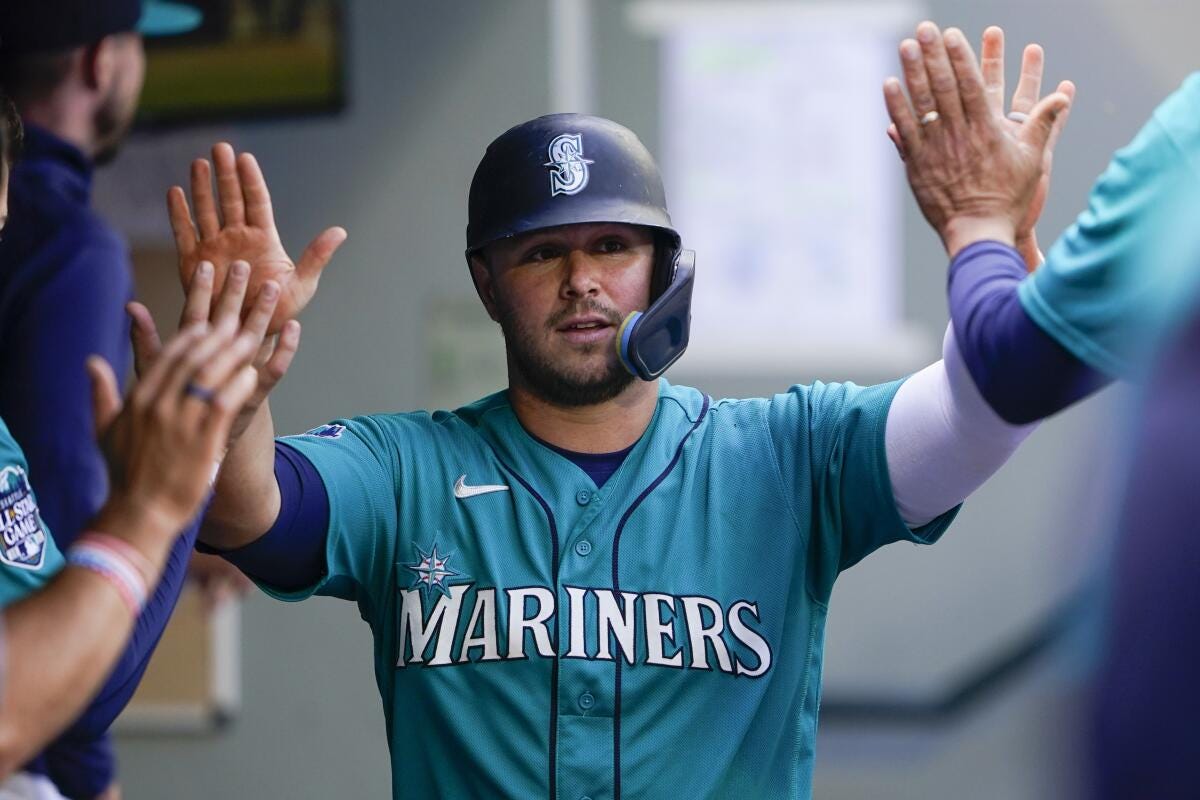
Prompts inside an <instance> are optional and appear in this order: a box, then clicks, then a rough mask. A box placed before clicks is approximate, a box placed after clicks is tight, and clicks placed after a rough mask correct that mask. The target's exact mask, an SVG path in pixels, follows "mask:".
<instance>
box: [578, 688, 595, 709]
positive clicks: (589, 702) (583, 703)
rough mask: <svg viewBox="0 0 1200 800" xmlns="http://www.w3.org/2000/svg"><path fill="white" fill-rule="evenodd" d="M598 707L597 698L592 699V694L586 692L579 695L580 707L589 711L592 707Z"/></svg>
mask: <svg viewBox="0 0 1200 800" xmlns="http://www.w3.org/2000/svg"><path fill="white" fill-rule="evenodd" d="M594 705H596V698H595V697H592V693H591V692H584V693H583V694H581V695H579V707H580V708H582V709H583V710H584V711H587V710H588V709H589V708H591V707H592V706H594Z"/></svg>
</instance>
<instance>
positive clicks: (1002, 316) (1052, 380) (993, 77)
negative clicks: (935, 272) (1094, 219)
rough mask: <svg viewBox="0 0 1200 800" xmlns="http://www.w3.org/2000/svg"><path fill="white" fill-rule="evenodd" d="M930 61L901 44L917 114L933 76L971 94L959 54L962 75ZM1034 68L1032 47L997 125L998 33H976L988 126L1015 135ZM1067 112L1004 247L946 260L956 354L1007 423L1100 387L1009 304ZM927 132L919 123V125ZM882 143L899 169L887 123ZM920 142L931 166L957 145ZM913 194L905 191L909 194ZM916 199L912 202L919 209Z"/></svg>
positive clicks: (1032, 89) (1038, 60)
mask: <svg viewBox="0 0 1200 800" xmlns="http://www.w3.org/2000/svg"><path fill="white" fill-rule="evenodd" d="M951 49H952V48H951ZM960 50H961V48H960ZM934 55H935V52H934V50H933V49H931V48H929V47H924V48H922V46H919V45H917V44H916V43H915V42H912V41H911V40H910V41H908V42H905V43H904V44H902V45H901V60H902V62H903V64H904V75H905V81H906V83H907V85H908V88H909V92H910V94H911V96H912V97H913V99H914V102H915V103H917V104H918V108H919V107H920V104H921V103H922V102H927V101H928V97H929V94H930V92H929V89H928V84H929V83H930V82H931V81H932V79H933V76H937V79H938V80H939V81H941V82H943V84H944V85H954V86H957V87H958V90H959V92H960V94H961V95H964V96H966V95H969V94H970V93H971V92H973V91H974V87H972V86H971V83H972V82H973V80H974V72H975V64H974V56H973V55H972V54H970V53H969V51H967V52H960V54H959V56H958V58H959V59H960V60H961V61H962V62H964V63H963V66H964V67H965V69H964V68H960V67H959V66H958V65H957V64H956V65H955V69H954V71H953V72H951V73H947V72H946V71H945V70H941V71H939V65H938V63H937V60H936V58H934V57H933V56H934ZM1042 69H1043V54H1042V51H1041V48H1040V47H1038V46H1037V45H1029V46H1028V47H1026V49H1025V53H1024V58H1023V60H1022V68H1021V80H1020V83H1019V85H1018V86H1017V90H1016V93H1015V94H1014V96H1013V100H1012V111H1011V112H1010V113H1009V115H1008V116H1007V117H1005V116H1004V108H1003V104H1004V34H1003V31H1001V30H1000V29H999V28H996V27H991V28H988V29H987V31H985V33H984V37H983V51H982V74H981V76H980V77H981V80H982V86H983V91H984V96H985V98H986V100H987V104H988V107H989V108H990V111H991V114H992V117H993V118H994V119H996V120H998V121H1000V124H1001V125H1004V126H1006V127H1007V128H1008V129H1009V130H1010V131H1011V132H1013V133H1014V134H1016V135H1018V136H1019V135H1020V129H1021V128H1022V126H1023V125H1024V124H1026V120H1027V119H1028V117H1029V115H1030V114H1031V113H1033V109H1034V108H1035V107H1036V106H1037V104H1038V94H1039V92H1040V88H1041V80H1042ZM892 89H893V90H894V89H895V87H892ZM1058 92H1059V93H1060V94H1062V95H1064V96H1066V97H1067V98H1069V99H1073V98H1074V86H1073V85H1072V84H1071V83H1070V82H1069V81H1063V82H1061V83H1060V84H1059V86H1058ZM895 100H896V98H894V97H893V98H892V99H890V100H889V111H890V112H891V113H892V114H893V117H894V118H897V115H899V118H902V117H903V111H904V110H905V109H904V108H903V107H902V106H901V104H900V103H897V102H895ZM1068 112H1069V107H1068V108H1067V109H1064V110H1063V111H1062V113H1060V114H1059V115H1058V116H1057V118H1056V119H1055V121H1054V123H1053V125H1052V127H1051V129H1050V135H1049V138H1048V141H1047V145H1046V148H1045V151H1044V157H1043V172H1042V176H1041V178H1040V179H1039V181H1038V184H1037V189H1036V192H1035V194H1034V197H1033V201H1032V203H1031V204H1030V205H1029V206H1028V208H1027V210H1026V212H1025V215H1024V216H1023V217H1022V219H1021V221H1020V223H1019V224H1018V226H1017V228H1016V231H1015V237H1014V239H1013V241H1011V242H1010V241H1008V240H1007V238H1006V237H1005V236H1004V235H1003V234H1001V235H997V236H992V237H991V240H988V239H987V238H983V237H980V239H979V240H976V241H974V242H960V243H959V244H958V245H957V247H956V250H955V251H954V252H952V253H951V254H952V256H953V260H952V263H951V265H950V274H949V280H948V289H949V301H950V317H951V321H952V323H953V326H954V332H955V334H956V337H957V344H958V348H957V349H958V350H959V352H960V353H961V356H962V360H963V362H964V363H965V364H966V367H967V370H968V371H969V372H970V375H971V377H972V378H973V380H974V382H975V384H976V386H977V387H978V389H979V391H980V392H981V393H982V395H983V397H984V398H985V399H986V401H987V404H988V405H989V406H990V407H991V409H992V410H993V411H995V412H996V413H997V414H998V415H999V416H1000V417H1001V418H1002V419H1003V420H1005V421H1007V422H1009V423H1012V424H1025V423H1029V422H1033V421H1035V420H1039V419H1042V418H1044V417H1047V416H1049V415H1050V414H1053V413H1054V412H1056V411H1059V410H1060V409H1062V408H1065V407H1066V406H1068V405H1070V404H1071V403H1073V402H1075V401H1077V400H1079V399H1080V398H1082V397H1085V396H1087V395H1088V394H1091V393H1092V392H1094V391H1096V390H1097V389H1099V388H1101V387H1103V386H1104V385H1105V384H1106V383H1107V382H1108V379H1107V377H1106V376H1105V375H1103V374H1101V373H1098V372H1097V371H1096V370H1094V369H1092V367H1091V366H1089V365H1088V364H1086V363H1085V362H1083V361H1082V360H1080V359H1079V358H1077V357H1076V356H1075V355H1074V354H1073V353H1072V352H1070V351H1069V350H1068V349H1066V348H1065V347H1063V345H1062V344H1060V343H1059V341H1057V340H1056V339H1055V338H1053V337H1052V336H1050V335H1049V334H1047V333H1046V331H1044V330H1043V329H1042V327H1040V326H1039V325H1038V324H1037V323H1036V322H1035V321H1034V320H1033V319H1032V318H1031V317H1030V315H1029V314H1028V313H1027V311H1026V309H1025V307H1024V306H1023V305H1022V303H1021V302H1020V300H1019V297H1018V294H1019V287H1020V285H1021V283H1022V282H1023V281H1028V280H1030V278H1028V277H1027V271H1028V272H1033V271H1034V270H1036V269H1037V268H1038V267H1039V265H1040V264H1041V262H1042V254H1041V252H1040V251H1039V250H1038V247H1037V239H1036V236H1035V235H1034V232H1033V231H1034V225H1035V224H1036V222H1037V219H1038V216H1039V215H1040V214H1041V211H1042V208H1043V207H1044V204H1045V199H1046V194H1047V192H1048V189H1049V183H1050V168H1051V163H1052V154H1053V148H1054V145H1055V142H1056V141H1057V139H1058V136H1059V134H1060V133H1061V130H1062V127H1063V125H1064V124H1065V121H1066V118H1067V114H1068ZM932 124H934V123H927V126H928V125H932ZM943 133H944V132H943ZM888 135H889V136H890V137H891V138H892V140H893V142H895V143H896V145H897V149H898V150H899V151H900V155H901V157H902V158H905V160H906V161H907V160H908V159H907V155H908V154H907V152H906V149H905V147H904V145H903V141H902V139H901V137H900V135H899V129H898V125H897V124H893V125H892V127H891V128H890V129H889V131H888ZM928 143H929V144H930V145H931V152H932V154H933V155H934V156H935V157H936V156H938V155H939V154H940V153H941V150H940V149H939V146H940V147H941V148H943V149H944V148H945V147H947V146H950V147H953V146H955V145H956V144H958V142H957V140H956V137H955V136H954V135H952V134H946V135H945V136H943V137H942V139H941V140H940V141H939V140H938V139H937V138H936V137H930V138H929V140H928ZM931 161H932V159H928V160H926V161H925V163H924V164H909V167H910V169H909V174H910V179H913V177H914V176H916V177H917V180H918V181H920V180H921V179H922V178H921V177H920V176H922V174H924V173H928V172H929V171H930V169H929V168H930V165H931ZM916 186H917V184H916V183H914V191H916ZM921 199H922V198H921V197H920V196H918V201H919V202H920V201H921ZM923 210H924V206H923Z"/></svg>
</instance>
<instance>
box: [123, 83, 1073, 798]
mask: <svg viewBox="0 0 1200 800" xmlns="http://www.w3.org/2000/svg"><path fill="white" fill-rule="evenodd" d="M1066 102H1067V98H1065V97H1063V96H1062V95H1052V96H1051V97H1050V98H1048V99H1047V100H1045V101H1043V102H1042V103H1041V104H1039V106H1038V107H1037V108H1035V109H1034V111H1033V113H1031V118H1030V120H1029V122H1028V124H1027V126H1026V128H1025V129H1024V133H1023V135H1022V136H1021V137H1019V138H1003V137H1000V136H997V137H996V138H995V140H994V142H993V143H994V145H995V147H996V148H997V150H1002V151H1003V152H1004V153H1005V154H1006V156H1007V161H1006V162H1005V165H1004V166H1005V167H1006V169H1005V170H1004V171H1001V172H996V173H995V174H994V178H995V183H993V184H987V183H986V182H984V183H980V184H977V185H976V186H975V187H974V188H975V190H976V191H977V192H978V197H979V198H980V202H981V204H982V205H984V206H988V204H989V203H991V204H995V205H996V209H995V210H996V211H997V213H1002V214H1005V215H1007V216H1008V217H1011V218H1013V219H1019V218H1021V216H1022V215H1023V214H1024V213H1025V210H1026V209H1027V208H1028V206H1029V205H1030V203H1031V201H1032V198H1033V196H1034V194H1035V191H1036V187H1037V184H1038V180H1039V178H1040V175H1041V173H1042V159H1043V151H1044V150H1045V148H1046V145H1047V140H1048V138H1049V132H1050V130H1051V127H1052V121H1053V119H1054V117H1055V116H1056V114H1058V113H1059V112H1060V111H1061V110H1062V108H1063V107H1064V106H1065V104H1066ZM214 160H215V162H216V177H217V186H218V190H219V191H218V196H219V202H220V205H221V207H222V210H223V212H224V214H223V222H222V223H220V224H218V221H217V220H218V216H217V213H216V205H217V201H216V200H214V196H213V192H212V188H211V187H210V186H209V185H208V181H207V165H205V166H203V167H199V168H197V169H194V170H193V176H196V175H200V176H202V177H203V178H204V180H203V181H201V182H199V183H197V182H195V181H193V186H192V202H193V204H194V216H195V224H193V221H192V215H191V214H190V213H189V209H188V206H187V201H186V198H185V195H184V192H183V190H182V189H180V188H178V187H176V188H175V189H173V190H172V192H171V193H170V195H169V198H170V200H169V207H170V212H171V218H172V225H173V228H174V229H175V234H176V239H177V245H178V247H179V250H180V265H181V273H182V275H183V276H184V279H185V282H186V280H187V276H188V275H189V273H190V269H191V265H192V264H193V263H195V262H196V261H197V260H198V259H206V260H211V261H213V262H214V263H215V264H216V265H217V268H218V271H220V268H221V267H220V265H221V264H223V263H226V262H227V261H228V260H229V259H231V258H233V257H235V256H236V257H242V258H248V259H249V260H251V262H252V263H258V262H260V261H261V262H263V263H265V264H266V265H267V266H266V267H265V269H264V274H266V275H270V276H271V277H272V278H274V279H276V280H279V281H280V283H281V284H282V286H283V287H284V300H283V301H282V302H281V307H280V309H278V310H277V312H276V317H277V322H278V321H279V320H280V319H289V318H290V317H292V316H294V315H295V314H296V313H298V312H299V311H300V310H301V309H302V307H303V305H304V304H305V302H307V299H308V297H310V296H311V294H312V290H313V289H314V288H315V279H316V274H318V273H319V270H316V271H315V272H314V270H313V269H312V268H311V267H308V268H305V267H304V266H303V264H304V263H305V261H306V260H307V257H306V259H302V262H301V265H298V266H297V267H295V268H291V266H290V265H291V260H290V259H289V258H288V256H287V254H286V252H285V251H284V250H283V248H282V246H281V245H280V243H279V239H278V235H277V234H276V233H275V230H274V222H273V219H272V218H271V213H270V204H269V198H268V195H267V190H266V185H265V183H264V182H263V180H262V175H261V172H260V171H259V170H258V167H257V164H256V163H255V161H254V160H253V158H252V157H251V156H249V155H247V154H242V155H241V156H239V157H237V158H236V159H235V158H234V156H233V153H232V150H231V149H230V148H229V147H228V146H227V145H218V146H217V148H215V149H214ZM997 198H999V199H997ZM988 207H989V208H990V206H988ZM963 222H964V220H963V219H962V218H961V217H959V216H957V215H955V216H951V217H949V218H947V219H944V220H940V224H941V225H942V227H943V228H948V229H955V228H956V227H957V226H959V225H961V224H962V223H963ZM943 233H945V231H943ZM246 242H251V243H253V244H252V246H250V247H246V246H245V245H244V243H246ZM466 245H467V249H466V258H467V263H468V266H469V269H470V275H471V277H472V280H473V281H474V284H475V287H476V289H477V291H478V294H479V297H480V299H481V301H482V303H483V306H484V308H485V310H486V311H487V313H488V314H489V315H490V316H491V318H492V319H493V320H495V321H496V322H497V323H498V324H499V326H500V328H501V331H502V333H503V335H504V340H505V345H506V351H507V363H508V374H509V384H508V388H507V390H504V391H500V392H497V393H496V394H493V395H491V396H489V397H485V398H483V399H481V400H479V401H478V402H475V403H473V404H471V405H468V406H465V407H463V408H459V409H457V410H455V411H438V412H435V413H428V412H414V413H397V414H381V415H373V416H367V417H358V418H354V419H339V420H336V421H334V422H332V423H329V424H327V425H323V426H321V427H318V428H314V429H312V430H310V431H309V432H308V433H306V434H303V435H300V436H291V437H284V438H282V439H278V440H276V439H274V429H273V424H272V421H271V417H270V411H269V404H268V403H266V402H265V401H264V402H262V403H261V404H260V405H258V407H257V409H256V410H255V411H254V418H253V420H252V421H251V422H250V423H249V425H248V426H247V427H246V429H245V432H244V433H243V434H242V435H241V436H240V438H238V439H237V440H236V441H235V442H233V443H232V445H231V448H230V451H229V454H228V456H227V460H226V462H225V468H224V470H223V471H222V475H221V477H220V479H219V481H218V484H217V491H216V495H215V498H214V501H213V503H212V505H211V506H210V509H209V511H208V514H207V517H206V519H205V523H204V526H203V528H202V532H201V538H202V541H203V542H205V543H206V544H207V545H208V546H209V547H211V548H213V549H216V550H218V551H220V552H223V553H224V554H225V556H226V557H227V558H228V559H229V560H231V561H232V562H234V563H235V564H237V565H239V566H240V567H241V568H242V569H243V571H245V572H246V574H248V575H249V576H250V577H252V578H254V579H255V580H256V581H258V582H259V583H260V585H262V587H263V588H264V589H265V590H266V591H267V592H268V593H270V594H272V595H274V596H276V597H279V598H281V599H284V600H302V599H304V598H306V597H309V596H311V595H313V594H322V595H329V596H336V597H341V598H344V599H347V600H352V601H354V602H356V603H357V604H358V606H359V609H360V611H361V613H362V615H363V618H364V619H365V620H366V621H367V623H368V624H369V625H370V626H371V629H372V633H373V637H374V643H375V672H376V678H377V684H378V688H379V691H380V694H381V698H382V700H383V705H384V713H385V718H386V722H387V733H388V742H389V746H390V749H391V754H392V765H393V795H394V796H395V797H397V798H404V797H428V796H442V797H484V796H486V797H499V796H510V797H545V796H549V797H570V798H601V797H622V796H625V797H664V796H688V797H755V798H771V797H807V796H809V795H810V794H811V781H812V767H813V758H814V752H813V745H814V741H815V733H816V721H817V706H818V702H819V698H820V687H821V656H822V647H823V641H824V630H825V620H826V614H827V610H828V603H829V599H830V594H831V591H832V588H833V584H834V581H835V580H836V578H837V576H838V575H839V574H840V572H841V571H842V570H844V569H847V568H849V567H850V566H852V565H854V564H855V563H856V562H858V561H859V560H860V559H862V558H863V557H865V556H866V555H868V554H869V553H871V552H873V551H874V550H876V549H878V548H879V547H882V546H884V545H886V544H888V543H890V542H895V541H911V542H918V543H931V542H934V541H936V540H937V539H938V538H939V537H940V536H941V535H942V534H943V532H944V531H945V530H946V528H947V527H948V526H949V524H950V522H951V520H952V519H953V517H954V515H955V513H956V510H957V507H958V504H959V503H960V502H961V501H962V500H963V498H965V497H966V496H967V495H968V494H969V493H970V492H971V491H972V490H974V489H975V488H976V487H977V486H979V485H980V484H981V483H982V482H983V481H984V480H985V479H986V478H987V477H988V476H989V475H990V474H991V473H992V472H993V471H994V470H995V469H996V468H998V467H999V466H1000V464H1002V463H1003V461H1004V460H1005V459H1006V458H1007V457H1008V456H1009V455H1010V454H1011V453H1012V451H1013V450H1014V449H1015V447H1016V446H1017V444H1018V443H1019V442H1020V441H1021V440H1022V439H1023V438H1024V437H1025V436H1026V435H1028V433H1029V432H1030V428H1029V427H1028V426H1025V427H1018V426H1013V425H1010V424H1007V423H1005V422H1004V421H1003V420H1001V419H1000V418H999V417H998V416H997V415H996V414H995V413H994V412H992V411H991V409H989V408H988V407H987V405H986V403H985V402H984V401H983V399H982V398H981V397H980V396H979V394H978V391H977V390H976V389H975V387H974V384H973V383H972V381H971V379H970V377H969V375H968V373H967V370H966V367H965V365H964V364H963V363H962V359H961V357H960V356H959V355H958V353H957V348H956V345H955V343H954V336H953V332H948V335H947V337H946V340H945V344H944V351H943V355H944V358H943V360H942V361H938V362H937V363H936V364H933V365H931V366H930V367H928V368H926V369H925V370H922V371H921V372H919V373H917V374H916V375H914V376H912V377H911V378H909V379H908V380H902V381H895V382H892V383H888V384H883V385H880V386H872V387H859V386H856V385H853V384H848V383H847V384H828V385H827V384H821V383H817V384H813V385H811V386H794V387H792V388H791V389H790V390H788V391H787V392H785V393H782V394H779V395H776V396H774V397H770V398H758V399H748V400H714V399H713V398H710V397H708V396H706V395H704V394H703V393H701V392H699V391H697V390H695V389H691V388H687V387H682V386H673V385H671V384H670V383H668V382H667V381H666V380H665V379H662V378H661V375H662V373H663V372H664V371H665V370H666V369H667V367H669V366H670V365H671V364H672V363H673V362H674V361H675V360H676V359H678V358H679V357H680V355H681V354H682V353H683V351H684V348H685V347H686V345H687V342H688V330H689V325H690V309H689V305H690V296H691V288H692V283H693V280H694V276H695V267H694V260H693V255H692V254H691V253H690V252H688V251H687V250H685V249H683V247H682V241H681V237H680V235H679V233H678V232H677V231H676V230H675V229H674V227H673V226H672V224H671V221H670V217H669V216H668V214H667V209H666V204H665V198H664V193H663V187H662V183H661V180H660V177H659V174H658V169H657V167H656V165H655V163H654V161H653V159H652V158H651V156H650V154H649V153H648V152H647V151H646V149H645V148H644V147H643V146H642V144H641V143H640V142H639V141H638V139H637V137H636V136H635V135H634V134H633V133H632V132H631V131H629V130H627V129H625V128H623V127H621V126H620V125H617V124H616V123H614V122H611V121H608V120H604V119H600V118H597V117H591V116H584V115H578V114H556V115H550V116H547V117H541V118H538V119H534V120H531V121H529V122H526V123H523V124H521V125H518V126H516V127H514V128H512V129H510V130H509V131H507V132H506V133H504V134H502V135H501V136H500V137H498V138H497V139H496V140H495V141H493V142H492V144H491V145H490V146H489V147H488V149H487V151H486V153H485V154H484V156H483V159H482V160H481V162H480V164H479V166H478V168H477V170H476V173H475V176H474V179H473V181H472V184H471V189H470V202H469V220H468V224H467V236H466ZM247 250H252V251H253V252H252V253H251V252H247ZM294 324H295V323H294V322H288V323H287V325H294ZM284 330H286V327H285V328H284ZM152 333H153V332H152V328H151V327H150V326H149V324H148V320H147V319H145V318H138V319H136V320H135V333H134V335H135V341H137V340H140V341H141V342H142V344H141V345H139V346H135V351H137V353H138V355H139V357H140V358H146V357H148V356H150V355H152V353H153V349H154V348H153V347H152V346H151V345H149V344H147V341H148V339H149V337H151V336H152Z"/></svg>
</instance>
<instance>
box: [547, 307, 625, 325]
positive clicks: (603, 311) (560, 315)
mask: <svg viewBox="0 0 1200 800" xmlns="http://www.w3.org/2000/svg"><path fill="white" fill-rule="evenodd" d="M580 314H599V315H600V316H602V317H604V318H605V319H606V320H608V323H609V324H610V325H620V324H621V320H622V316H621V314H620V312H618V311H617V310H616V309H615V308H609V307H608V306H606V305H604V304H602V303H601V302H600V301H598V300H583V301H581V302H579V303H576V304H575V305H573V306H569V307H568V308H564V309H563V310H562V311H559V312H557V313H555V314H554V315H552V316H551V317H550V319H548V320H546V327H547V328H549V329H550V330H556V329H557V328H558V327H559V326H560V325H562V324H563V323H564V322H566V321H567V320H568V319H570V318H571V317H574V316H578V315H580Z"/></svg>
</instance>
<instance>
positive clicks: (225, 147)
mask: <svg viewBox="0 0 1200 800" xmlns="http://www.w3.org/2000/svg"><path fill="white" fill-rule="evenodd" d="M212 157H213V166H214V167H215V168H216V171H217V196H218V197H219V198H220V201H221V217H222V218H223V219H224V220H225V224H226V225H242V224H244V223H245V221H246V204H245V202H244V200H243V199H242V182H241V180H240V179H239V178H238V170H237V160H236V159H235V158H234V155H233V147H231V146H230V145H229V144H228V143H227V142H219V143H217V144H215V145H213V149H212Z"/></svg>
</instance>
